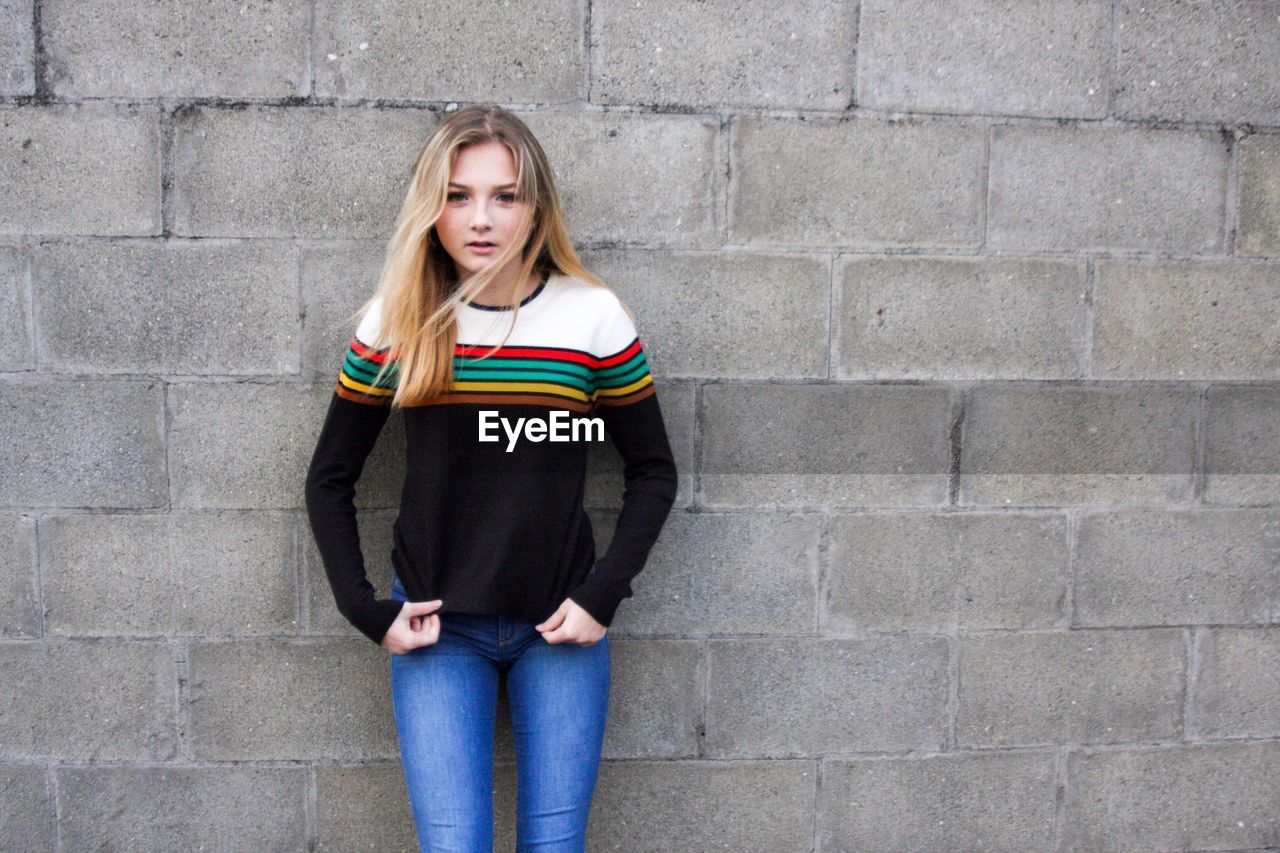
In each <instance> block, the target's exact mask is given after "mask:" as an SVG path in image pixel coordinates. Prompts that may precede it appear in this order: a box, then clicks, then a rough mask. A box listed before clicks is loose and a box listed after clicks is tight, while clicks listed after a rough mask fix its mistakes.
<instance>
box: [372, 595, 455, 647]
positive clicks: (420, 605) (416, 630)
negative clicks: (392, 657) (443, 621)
mask: <svg viewBox="0 0 1280 853" xmlns="http://www.w3.org/2000/svg"><path fill="white" fill-rule="evenodd" d="M443 603H444V602H443V600H442V599H439V598H437V599H436V600H435V601H406V602H405V603H404V606H403V607H401V608H400V615H399V616H397V617H396V621H394V622H392V623H391V627H390V628H388V629H387V633H386V635H385V636H384V637H383V638H382V647H383V648H384V649H386V650H387V651H389V652H391V653H392V654H397V655H402V654H404V653H405V652H411V651H413V650H414V649H417V648H421V647H422V646H429V645H431V644H432V643H434V642H435V641H436V640H438V639H440V617H439V616H437V615H436V613H435V612H436V611H437V610H439V609H440V605H441V604H443Z"/></svg>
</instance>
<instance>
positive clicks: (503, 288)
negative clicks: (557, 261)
mask: <svg viewBox="0 0 1280 853" xmlns="http://www.w3.org/2000/svg"><path fill="white" fill-rule="evenodd" d="M517 271H518V270H517ZM540 281H542V275H541V273H539V272H538V271H537V270H534V271H533V272H532V273H531V274H530V275H529V278H528V279H527V280H526V281H525V283H524V286H523V287H521V288H520V291H519V292H518V293H517V294H516V297H515V300H514V302H513V301H512V300H511V299H510V297H508V296H507V294H508V293H509V292H510V290H511V279H510V278H509V277H508V278H506V279H505V280H503V279H501V278H499V279H496V280H494V281H491V282H489V285H488V287H486V288H485V289H484V290H482V291H480V292H479V293H477V294H475V295H474V296H472V297H471V299H472V301H474V302H479V303H480V304H481V305H512V304H514V303H515V302H523V301H524V300H525V297H527V296H529V295H530V294H531V293H533V292H534V291H535V290H537V289H538V283H539V282H540Z"/></svg>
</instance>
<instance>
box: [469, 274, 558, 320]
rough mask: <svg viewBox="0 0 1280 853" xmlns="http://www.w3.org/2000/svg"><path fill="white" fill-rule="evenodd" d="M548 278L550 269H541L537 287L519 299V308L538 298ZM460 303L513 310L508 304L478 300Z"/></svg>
mask: <svg viewBox="0 0 1280 853" xmlns="http://www.w3.org/2000/svg"><path fill="white" fill-rule="evenodd" d="M550 278H551V271H550V270H544V271H543V273H542V279H541V280H540V281H539V282H538V286H537V287H535V288H534V289H533V293H530V294H529V295H528V296H526V297H525V298H524V299H521V300H520V307H521V308H523V307H524V306H526V305H528V304H529V303H530V302H532V301H533V300H535V299H537V298H538V295H539V294H540V293H542V291H543V290H545V289H546V287H547V281H548V280H549V279H550ZM462 304H463V305H466V306H467V307H468V308H479V309H480V310H481V311H511V310H514V309H513V308H512V306H510V305H485V304H483V303H480V302H466V301H464V302H463V303H462Z"/></svg>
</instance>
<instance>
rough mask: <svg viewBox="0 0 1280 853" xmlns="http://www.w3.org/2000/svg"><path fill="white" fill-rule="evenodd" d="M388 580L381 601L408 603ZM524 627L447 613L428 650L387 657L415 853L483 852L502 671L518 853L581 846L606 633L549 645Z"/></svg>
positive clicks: (597, 744) (600, 714)
mask: <svg viewBox="0 0 1280 853" xmlns="http://www.w3.org/2000/svg"><path fill="white" fill-rule="evenodd" d="M392 578H393V579H392V586H391V597H392V598H393V599H395V600H396V601H405V600H407V597H406V595H405V590H404V587H403V586H402V585H401V583H400V578H399V577H398V576H395V575H394V574H393V576H392ZM445 605H446V607H447V606H448V602H445ZM534 624H536V623H533V622H525V621H523V620H521V619H517V618H515V617H513V616H504V615H498V614H479V613H450V612H449V611H448V610H447V609H446V610H445V611H444V612H443V613H441V614H440V638H439V639H438V640H437V641H436V642H435V643H433V644H432V645H429V646H422V647H420V648H417V649H413V650H412V651H409V652H406V653H405V654H402V655H398V654H392V655H391V699H392V705H393V707H394V709H395V717H396V732H397V735H398V737H399V741H400V757H401V763H402V765H403V767H404V776H405V783H406V785H407V787H408V789H409V803H410V805H411V806H412V808H413V820H414V824H415V827H416V829H417V835H418V845H419V847H420V848H421V849H422V850H424V851H427V850H432V851H434V850H460V851H466V852H467V853H472V851H491V850H492V849H493V729H494V720H495V719H496V713H497V699H498V679H499V676H500V674H505V678H506V688H507V702H508V706H509V709H510V712H511V726H512V731H513V733H514V735H515V751H516V785H517V787H516V849H517V850H518V851H524V850H546V851H575V853H576V852H577V851H582V850H584V849H585V848H586V835H587V817H588V814H589V813H590V811H591V796H592V793H593V792H594V790H595V784H596V774H597V771H598V769H599V766H600V750H601V746H602V744H603V742H604V728H605V718H606V714H607V708H608V702H609V658H610V655H609V635H608V634H605V635H604V636H603V637H601V638H600V639H599V640H597V641H596V642H594V643H592V644H591V645H589V646H583V645H579V644H577V643H573V642H567V643H548V642H547V641H546V640H544V639H543V638H542V635H541V634H540V633H539V632H538V630H537V629H536V628H534Z"/></svg>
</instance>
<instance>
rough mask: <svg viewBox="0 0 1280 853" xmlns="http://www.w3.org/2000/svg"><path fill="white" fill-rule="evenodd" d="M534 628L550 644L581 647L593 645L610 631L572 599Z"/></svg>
mask: <svg viewBox="0 0 1280 853" xmlns="http://www.w3.org/2000/svg"><path fill="white" fill-rule="evenodd" d="M534 627H536V628H537V629H538V630H539V631H541V632H542V639H544V640H546V641H547V642H548V643H577V644H578V645H580V646H589V645H591V644H592V643H594V642H595V641H596V640H599V639H600V638H601V637H603V636H604V635H605V633H606V632H607V631H608V630H609V629H608V628H606V627H605V626H603V625H601V624H600V623H599V622H597V621H596V620H595V618H594V617H593V616H592V615H591V614H590V613H588V612H587V611H586V610H584V609H583V608H582V607H581V606H580V605H579V604H578V602H576V601H574V600H573V599H572V598H566V599H565V600H564V603H563V604H561V605H560V607H559V608H557V609H556V612H555V613H552V614H551V616H550V618H548V619H547V621H546V622H542V623H540V624H538V625H536V626H534Z"/></svg>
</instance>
